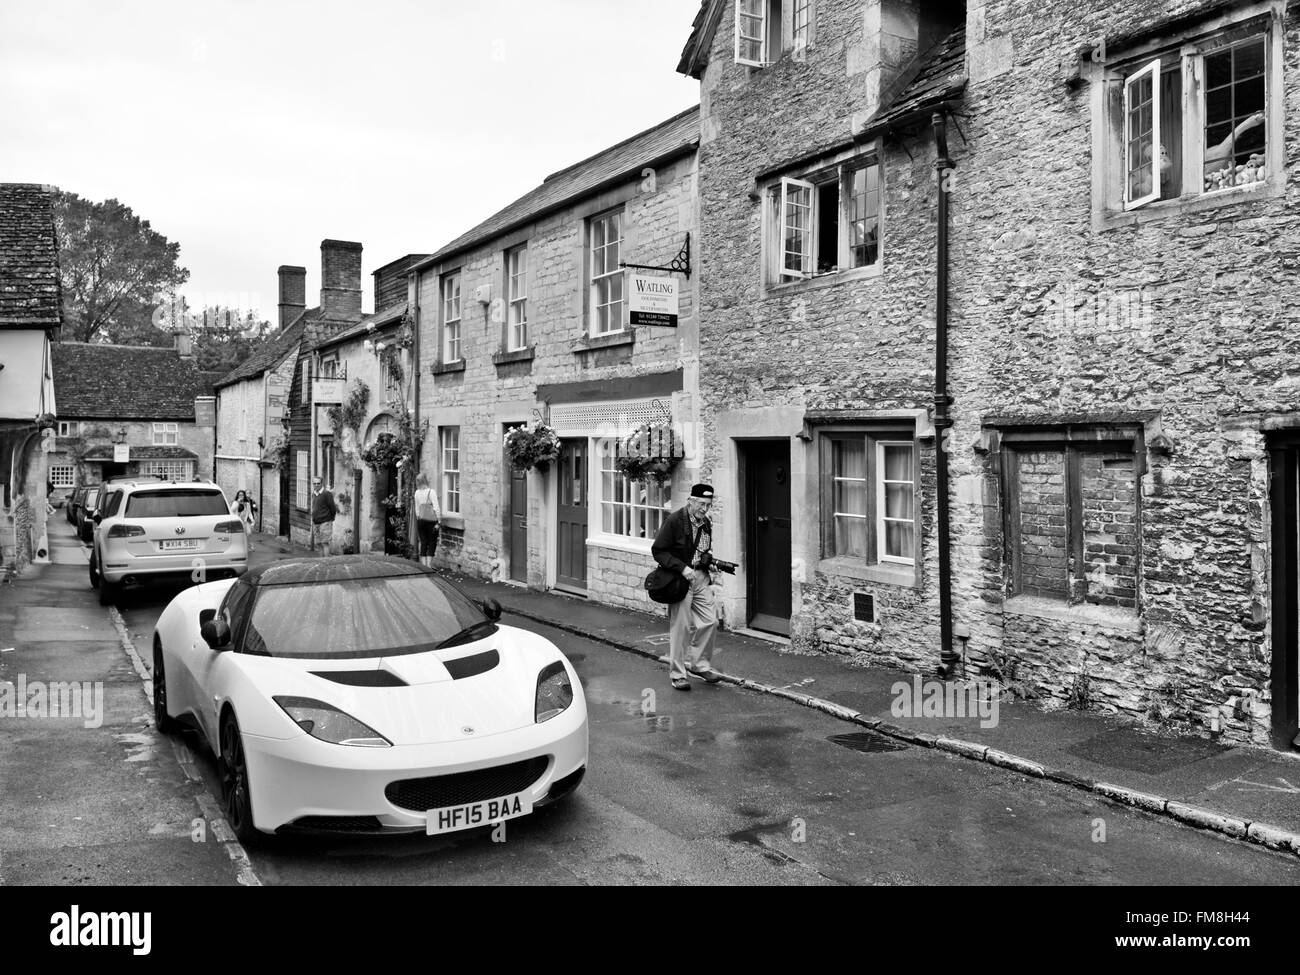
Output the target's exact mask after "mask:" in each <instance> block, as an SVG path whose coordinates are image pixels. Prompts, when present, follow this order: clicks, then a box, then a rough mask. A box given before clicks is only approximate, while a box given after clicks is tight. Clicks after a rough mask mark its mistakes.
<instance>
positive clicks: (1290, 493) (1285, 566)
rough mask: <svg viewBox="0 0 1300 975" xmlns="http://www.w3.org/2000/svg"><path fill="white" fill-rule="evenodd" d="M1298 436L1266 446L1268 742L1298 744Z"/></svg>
mask: <svg viewBox="0 0 1300 975" xmlns="http://www.w3.org/2000/svg"><path fill="white" fill-rule="evenodd" d="M1298 436H1300V435H1294V434H1291V435H1287V434H1283V435H1278V436H1277V437H1275V438H1274V440H1273V442H1272V443H1271V444H1270V445H1269V446H1270V450H1269V467H1270V470H1269V478H1270V485H1269V501H1270V504H1271V507H1272V509H1273V510H1272V519H1271V521H1272V527H1273V536H1272V547H1273V566H1272V568H1273V579H1272V584H1273V595H1272V602H1273V607H1272V610H1273V611H1272V624H1273V625H1272V628H1271V630H1272V644H1273V645H1272V651H1273V652H1272V691H1273V694H1272V697H1273V715H1272V717H1273V722H1272V724H1273V740H1274V744H1275V745H1276V746H1277V747H1278V748H1284V749H1290V748H1293V747H1300V746H1297V742H1300V736H1298V735H1297V731H1300V446H1297V444H1296V439H1297V437H1298Z"/></svg>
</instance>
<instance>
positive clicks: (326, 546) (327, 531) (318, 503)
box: [311, 477, 339, 555]
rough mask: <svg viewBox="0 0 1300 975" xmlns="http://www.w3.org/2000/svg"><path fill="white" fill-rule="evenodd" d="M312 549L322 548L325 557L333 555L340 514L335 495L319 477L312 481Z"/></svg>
mask: <svg viewBox="0 0 1300 975" xmlns="http://www.w3.org/2000/svg"><path fill="white" fill-rule="evenodd" d="M311 486H312V498H311V534H312V542H311V547H312V548H313V549H314V548H316V547H317V546H319V547H320V550H321V552H323V553H324V554H325V555H332V554H333V548H334V516H335V515H336V514H338V510H339V509H338V505H336V504H335V503H334V495H333V493H332V492H331V491H330V490H329V488H327V487H325V485H324V483H323V482H322V481H321V479H320V478H319V477H313V478H312V479H311Z"/></svg>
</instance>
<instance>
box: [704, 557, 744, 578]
mask: <svg viewBox="0 0 1300 975" xmlns="http://www.w3.org/2000/svg"><path fill="white" fill-rule="evenodd" d="M699 567H700V568H701V569H717V570H718V571H719V572H725V573H727V575H731V576H734V575H735V574H736V568H737V566H736V563H735V562H727V561H724V560H723V559H715V558H714V557H713V553H712V552H705V553H704V555H703V556H701V557H700V566H699Z"/></svg>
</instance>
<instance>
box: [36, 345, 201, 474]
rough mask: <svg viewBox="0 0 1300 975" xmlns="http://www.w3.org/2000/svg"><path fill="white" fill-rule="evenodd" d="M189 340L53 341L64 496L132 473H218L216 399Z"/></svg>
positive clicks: (57, 464) (58, 470) (57, 450)
mask: <svg viewBox="0 0 1300 975" xmlns="http://www.w3.org/2000/svg"><path fill="white" fill-rule="evenodd" d="M188 342H189V336H188V335H184V334H182V335H178V336H177V344H176V347H174V348H165V347H156V346H147V345H141V346H136V345H107V344H98V343H86V342H58V343H55V344H54V346H53V348H52V352H53V363H54V388H55V396H56V398H57V402H58V407H59V408H58V420H57V426H56V434H57V436H56V438H55V440H54V442H53V449H52V450H50V451H49V452H48V458H49V468H48V473H49V478H50V480H51V482H53V484H54V488H55V492H56V494H57V495H59V496H62V497H66V495H67V494H69V493H70V492H71V490H72V488H73V487H75V486H78V485H83V484H99V483H100V482H101V481H103V480H105V479H107V478H110V477H116V476H122V475H130V474H150V475H154V476H157V477H164V478H166V479H168V480H170V481H187V480H193V479H195V478H198V479H202V480H212V478H213V447H214V444H213V429H214V426H215V424H216V401H215V398H214V396H213V395H212V386H211V377H209V376H208V375H206V374H204V373H202V372H200V371H199V368H198V365H197V364H196V363H195V361H194V357H193V356H192V355H190V354H189V347H188Z"/></svg>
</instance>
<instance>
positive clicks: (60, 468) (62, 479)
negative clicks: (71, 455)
mask: <svg viewBox="0 0 1300 975" xmlns="http://www.w3.org/2000/svg"><path fill="white" fill-rule="evenodd" d="M76 477H77V469H76V467H74V466H73V465H72V464H51V465H50V483H52V484H53V485H54V486H55V487H56V488H70V487H74V486H75V485H76V483H77V479H76Z"/></svg>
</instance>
